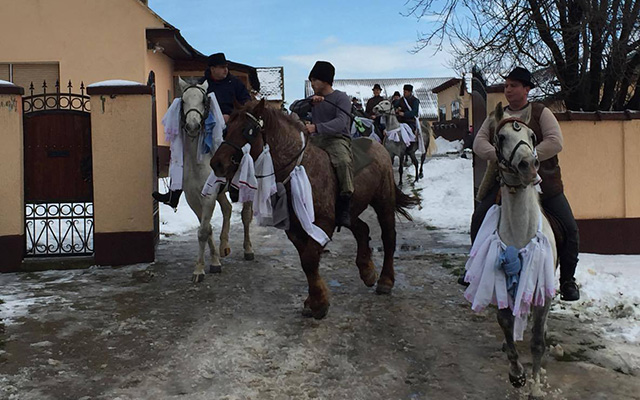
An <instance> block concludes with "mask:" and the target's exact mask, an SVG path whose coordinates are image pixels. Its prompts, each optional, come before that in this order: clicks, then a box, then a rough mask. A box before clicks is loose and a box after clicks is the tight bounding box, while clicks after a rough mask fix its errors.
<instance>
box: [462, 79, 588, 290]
mask: <svg viewBox="0 0 640 400" xmlns="http://www.w3.org/2000/svg"><path fill="white" fill-rule="evenodd" d="M534 87H535V85H534V84H533V83H532V82H531V73H530V72H529V71H528V70H526V69H525V68H521V67H516V68H515V69H514V70H513V71H511V72H510V73H509V75H507V76H506V78H505V87H504V95H505V97H506V98H507V102H508V103H509V105H508V106H506V107H505V110H508V112H509V114H510V115H512V116H514V117H516V118H519V117H521V116H522V115H523V114H526V113H529V115H531V119H530V122H529V124H528V125H529V127H530V128H531V129H533V131H534V132H535V134H536V143H537V144H536V152H537V155H538V159H539V160H540V168H539V170H538V173H539V175H540V177H541V178H542V182H541V183H540V186H541V189H542V194H541V196H540V198H541V204H542V208H543V209H544V211H545V213H547V214H550V215H551V216H552V217H555V218H556V219H557V220H558V221H559V222H560V224H561V225H562V227H563V228H564V235H565V238H564V243H563V246H562V247H561V248H559V249H558V259H559V261H560V298H561V299H562V300H565V301H576V300H578V299H580V291H579V289H578V285H577V284H576V281H575V278H574V274H575V270H576V266H577V265H578V248H579V235H578V225H577V224H576V220H575V218H574V216H573V213H572V211H571V206H570V205H569V202H568V201H567V198H566V197H565V195H564V189H563V184H562V177H561V174H560V165H559V164H558V153H559V152H560V151H561V150H562V131H561V130H560V125H559V124H558V121H557V120H556V118H555V116H554V115H553V113H552V112H551V110H549V109H548V108H546V107H545V106H544V105H543V104H541V103H530V102H529V101H528V100H527V96H528V94H529V91H530V90H531V89H533V88H534ZM489 125H490V118H487V119H486V120H485V121H484V123H483V124H482V127H481V128H480V130H479V131H478V133H477V135H476V138H475V140H474V142H473V151H474V153H476V154H477V155H478V157H480V158H482V159H484V160H488V161H493V162H497V160H498V158H497V155H496V150H495V148H494V146H493V144H492V143H491V135H492V132H490V130H489ZM499 189H500V185H499V184H498V183H497V181H496V182H495V183H494V184H493V186H492V187H491V189H490V190H488V193H487V195H486V196H484V197H483V198H482V199H480V203H479V204H476V208H475V211H474V213H473V216H472V218H471V240H472V241H474V240H475V238H476V235H477V234H478V230H479V229H480V225H482V221H483V220H484V216H485V215H486V213H487V211H488V210H489V208H490V207H491V206H492V205H493V204H494V203H495V201H496V196H497V194H498V192H499Z"/></svg>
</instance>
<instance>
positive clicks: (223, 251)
mask: <svg viewBox="0 0 640 400" xmlns="http://www.w3.org/2000/svg"><path fill="white" fill-rule="evenodd" d="M218 203H220V210H222V230H221V231H220V255H221V256H222V257H226V256H228V255H229V254H231V248H230V247H229V229H230V226H231V203H230V202H229V199H228V198H227V195H226V193H225V192H222V193H220V194H219V195H218Z"/></svg>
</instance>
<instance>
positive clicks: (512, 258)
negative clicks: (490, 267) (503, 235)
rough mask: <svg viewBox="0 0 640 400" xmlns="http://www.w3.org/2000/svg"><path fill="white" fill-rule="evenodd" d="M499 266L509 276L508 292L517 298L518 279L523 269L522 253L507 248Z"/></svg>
mask: <svg viewBox="0 0 640 400" xmlns="http://www.w3.org/2000/svg"><path fill="white" fill-rule="evenodd" d="M498 262H499V265H500V267H502V269H503V270H504V273H505V274H506V275H507V292H509V294H510V295H511V297H516V293H517V292H518V278H519V277H520V270H521V269H522V260H521V259H520V252H519V251H518V249H516V248H515V247H513V246H507V248H506V249H504V251H503V252H502V253H501V254H500V259H499V261H498Z"/></svg>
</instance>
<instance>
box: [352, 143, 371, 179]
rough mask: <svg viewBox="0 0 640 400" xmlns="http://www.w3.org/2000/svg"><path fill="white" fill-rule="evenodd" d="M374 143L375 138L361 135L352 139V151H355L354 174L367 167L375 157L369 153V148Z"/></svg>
mask: <svg viewBox="0 0 640 400" xmlns="http://www.w3.org/2000/svg"><path fill="white" fill-rule="evenodd" d="M372 144H373V139H369V138H366V137H360V138H357V139H352V140H351V152H352V153H353V175H354V176H356V175H357V174H358V172H360V171H362V170H363V169H364V168H366V167H367V166H368V165H369V164H371V162H372V161H373V158H372V157H371V156H370V155H369V149H370V148H371V145H372Z"/></svg>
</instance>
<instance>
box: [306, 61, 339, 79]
mask: <svg viewBox="0 0 640 400" xmlns="http://www.w3.org/2000/svg"><path fill="white" fill-rule="evenodd" d="M335 74H336V69H335V68H334V67H333V65H331V63H330V62H328V61H316V64H315V65H314V66H313V68H311V72H309V80H311V79H318V80H320V81H322V82H327V83H328V84H329V85H333V77H334V76H335Z"/></svg>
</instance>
